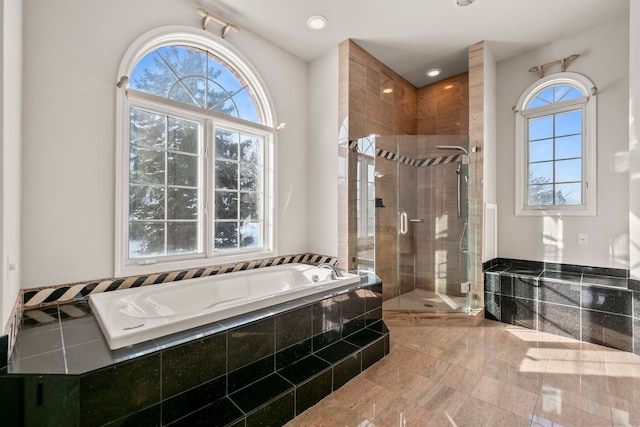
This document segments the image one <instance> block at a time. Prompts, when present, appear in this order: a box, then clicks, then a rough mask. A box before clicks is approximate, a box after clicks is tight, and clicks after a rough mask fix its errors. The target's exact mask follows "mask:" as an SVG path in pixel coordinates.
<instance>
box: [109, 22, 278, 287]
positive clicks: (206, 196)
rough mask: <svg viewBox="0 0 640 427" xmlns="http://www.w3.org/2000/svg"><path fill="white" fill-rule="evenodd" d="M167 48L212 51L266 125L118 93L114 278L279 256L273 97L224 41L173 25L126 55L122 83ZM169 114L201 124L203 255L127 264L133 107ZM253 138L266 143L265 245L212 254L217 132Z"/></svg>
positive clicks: (147, 36)
mask: <svg viewBox="0 0 640 427" xmlns="http://www.w3.org/2000/svg"><path fill="white" fill-rule="evenodd" d="M167 45H184V46H193V47H196V48H199V49H203V50H206V51H210V52H213V53H215V54H216V55H217V56H219V57H220V58H222V59H223V60H224V61H225V62H227V64H229V65H230V66H231V67H233V68H234V69H235V70H236V71H237V72H238V73H240V74H241V75H242V77H243V78H244V79H245V81H246V82H247V83H248V85H249V86H250V87H251V90H252V92H253V93H254V95H255V96H256V98H257V106H256V107H257V108H258V110H259V114H260V115H261V117H262V119H263V124H258V123H253V122H249V121H246V120H242V119H238V118H235V117H232V116H227V115H224V114H220V113H217V112H215V111H207V110H204V109H201V108H198V107H194V106H191V105H187V104H183V103H180V102H177V101H173V100H170V99H166V98H163V97H159V96H155V95H151V94H147V93H143V92H139V91H136V90H133V89H128V88H124V87H123V88H118V89H117V92H116V97H117V100H116V194H115V197H116V200H115V207H116V210H115V232H116V235H115V268H114V270H115V271H114V274H115V276H116V277H120V276H132V275H141V274H151V273H159V272H166V271H174V270H185V269H191V268H198V267H205V266H210V265H214V264H224V263H233V262H241V261H248V260H253V259H259V258H267V257H272V256H276V255H277V239H276V236H277V221H276V216H275V207H276V206H277V203H276V200H277V195H276V188H277V185H276V184H277V183H276V175H275V170H276V164H275V162H276V159H277V155H276V146H277V141H276V139H277V133H276V131H275V123H277V121H276V119H275V114H274V111H275V110H274V108H273V103H272V102H271V97H270V96H269V94H268V92H267V91H266V86H265V84H264V83H263V81H262V79H261V78H260V77H259V74H258V73H257V72H256V71H255V70H254V69H253V67H252V66H251V65H250V63H249V61H247V60H246V59H245V58H244V57H243V56H242V55H241V54H240V53H239V52H238V51H237V50H236V49H235V48H234V47H232V46H231V45H229V44H228V43H227V42H226V41H224V40H223V39H221V38H219V37H216V36H214V35H213V34H211V33H208V32H206V31H203V30H199V29H194V28H191V27H183V26H171V27H163V28H159V29H156V30H152V31H150V32H148V33H146V34H144V35H143V36H141V37H140V38H139V39H138V40H136V41H135V42H134V43H133V44H132V45H131V46H130V48H129V50H128V51H127V53H126V54H125V56H124V58H123V60H122V63H121V65H120V69H119V70H118V80H119V79H120V78H121V77H122V76H129V75H131V72H132V71H133V69H134V68H135V66H136V64H137V63H138V62H139V61H140V60H141V59H142V58H143V57H144V56H145V55H147V54H148V53H149V52H151V51H153V50H155V49H157V48H159V47H162V46H167ZM132 107H133V108H141V109H144V110H148V111H153V112H158V113H160V114H168V115H171V116H176V117H179V118H183V119H186V120H191V121H194V122H198V123H199V124H200V126H201V130H202V132H201V141H200V142H201V143H202V146H201V147H200V152H201V159H200V168H201V169H200V176H201V177H202V178H201V182H200V183H199V186H200V187H201V188H202V191H201V194H202V195H203V197H202V200H201V209H200V213H201V217H200V218H199V220H200V221H201V222H202V227H201V229H202V233H201V235H200V236H199V238H201V239H202V248H203V250H202V252H200V253H197V254H185V255H176V256H162V257H156V258H153V257H149V258H142V259H129V247H128V245H129V201H128V194H129V132H130V116H129V114H130V108H132ZM217 127H220V128H224V129H225V130H231V131H237V132H240V133H245V134H250V135H255V136H258V137H262V138H264V166H263V167H264V182H263V204H264V209H263V215H264V218H263V230H262V233H263V244H262V247H260V248H245V249H239V250H233V251H221V252H214V245H213V215H211V214H210V212H213V209H214V204H213V203H214V200H215V197H214V195H215V188H214V176H213V164H214V161H215V129H216V128H217Z"/></svg>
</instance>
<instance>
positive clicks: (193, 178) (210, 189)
mask: <svg viewBox="0 0 640 427" xmlns="http://www.w3.org/2000/svg"><path fill="white" fill-rule="evenodd" d="M121 76H126V77H128V87H122V88H119V89H118V113H117V114H118V141H117V169H118V170H117V173H116V180H117V187H116V188H117V194H116V198H117V202H116V205H117V206H116V233H117V234H116V275H132V274H144V273H149V272H156V271H168V270H173V269H179V268H180V269H184V268H193V267H197V266H204V265H209V264H212V263H213V262H215V263H218V262H235V261H240V260H247V259H254V258H261V257H265V256H271V255H273V254H274V253H275V247H274V246H275V245H274V232H275V231H274V224H275V221H274V218H273V208H274V198H275V194H274V188H273V183H274V180H273V159H274V149H275V141H274V138H275V133H274V123H275V120H274V115H273V108H272V106H271V102H270V99H269V97H268V95H267V92H266V89H265V87H264V85H263V84H262V82H261V80H260V79H259V77H258V75H257V73H256V72H255V71H254V70H253V69H252V67H251V66H250V64H249V63H248V62H247V61H246V60H245V59H244V58H243V57H242V56H241V55H240V54H239V53H238V52H236V51H235V49H233V48H232V47H231V46H230V45H228V44H227V43H226V42H225V41H223V40H222V39H218V38H216V37H214V36H212V35H211V34H209V33H206V32H204V31H201V30H196V29H191V28H183V27H172V28H168V29H159V30H155V31H152V32H150V33H148V34H145V35H144V36H142V37H141V38H140V39H139V40H137V41H136V42H135V43H134V44H133V45H132V46H131V48H130V49H129V51H128V52H127V54H126V55H125V57H124V59H123V62H122V65H121V67H120V73H119V76H118V77H119V78H120V77H121ZM214 259H215V261H214ZM212 261H213V262H212Z"/></svg>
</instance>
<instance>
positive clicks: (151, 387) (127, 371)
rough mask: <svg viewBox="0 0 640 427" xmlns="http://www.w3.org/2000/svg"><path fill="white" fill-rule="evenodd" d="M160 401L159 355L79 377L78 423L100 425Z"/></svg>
mask: <svg viewBox="0 0 640 427" xmlns="http://www.w3.org/2000/svg"><path fill="white" fill-rule="evenodd" d="M159 402H160V355H158V354H156V355H151V356H146V357H141V358H139V359H136V360H133V361H130V362H125V363H121V364H118V365H114V366H111V367H109V368H105V369H101V370H99V371H95V372H91V373H89V374H84V375H82V376H81V377H80V424H81V425H83V426H92V425H101V424H105V423H107V422H110V421H114V420H117V419H119V418H122V417H124V416H126V415H128V414H132V413H134V412H137V411H139V410H141V409H144V408H146V407H148V406H151V405H154V404H156V403H159Z"/></svg>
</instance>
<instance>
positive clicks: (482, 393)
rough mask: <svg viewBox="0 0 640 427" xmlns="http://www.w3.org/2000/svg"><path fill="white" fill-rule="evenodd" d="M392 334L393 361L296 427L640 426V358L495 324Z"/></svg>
mask: <svg viewBox="0 0 640 427" xmlns="http://www.w3.org/2000/svg"><path fill="white" fill-rule="evenodd" d="M390 329H391V353H390V354H389V355H388V356H387V357H386V358H385V359H383V360H381V361H380V362H378V363H377V364H376V365H374V366H372V367H371V368H369V369H368V370H366V371H365V372H363V373H362V374H361V375H359V376H357V377H356V378H354V379H352V380H351V381H350V382H348V383H347V384H345V385H344V386H343V387H342V388H340V389H339V390H337V391H336V392H334V393H332V394H331V395H329V396H327V397H326V398H325V399H323V400H322V401H320V402H319V403H318V404H317V405H315V406H314V407H312V408H310V409H308V410H307V411H305V412H303V413H302V414H300V415H299V416H298V417H297V418H295V419H294V420H292V421H291V422H289V423H288V424H287V426H289V427H294V426H304V427H309V426H314V427H320V426H336V427H342V426H348V427H365V426H367V427H374V426H378V427H382V426H384V427H386V426H388V427H393V426H399V427H410V426H420V427H427V426H459V427H463V426H491V427H494V426H505V427H517V426H534V427H538V426H554V427H555V426H612V425H613V426H618V425H626V426H628V425H631V426H640V356H636V355H634V354H631V353H627V352H623V351H618V350H614V349H610V348H606V347H602V346H599V345H595V344H589V343H583V342H580V341H577V340H573V339H569V338H563V337H559V336H556V335H550V334H546V333H543V332H537V331H532V330H528V329H523V328H519V327H516V326H511V325H506V324H503V323H498V322H492V321H489V320H485V321H483V323H482V324H481V325H480V326H479V327H476V328H473V327H432V326H415V327H392V328H390Z"/></svg>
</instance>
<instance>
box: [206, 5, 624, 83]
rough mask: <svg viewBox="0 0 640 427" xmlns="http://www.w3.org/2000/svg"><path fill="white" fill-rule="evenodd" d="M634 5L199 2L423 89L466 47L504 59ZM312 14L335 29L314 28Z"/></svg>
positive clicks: (463, 62) (266, 34)
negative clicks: (367, 56) (367, 58)
mask: <svg viewBox="0 0 640 427" xmlns="http://www.w3.org/2000/svg"><path fill="white" fill-rule="evenodd" d="M629 1H630V0H476V1H475V2H474V3H472V4H471V5H469V6H465V7H460V6H457V5H456V0H394V1H390V0H322V1H320V0H196V2H197V3H198V6H197V7H205V8H206V9H207V10H209V11H210V12H212V13H214V14H218V15H220V16H221V17H223V18H224V19H226V20H228V21H230V22H232V23H235V24H237V25H239V26H240V28H241V31H242V30H243V29H244V30H249V31H251V32H253V33H255V34H257V35H259V36H261V37H263V38H264V39H266V40H268V41H270V42H272V43H273V44H275V45H278V46H280V47H282V48H284V49H285V50H287V51H289V52H291V53H293V54H294V55H296V56H298V57H300V58H302V59H304V60H306V61H309V62H310V61H313V60H314V59H316V58H318V57H320V56H322V55H323V54H324V53H326V52H327V51H329V50H330V49H334V48H335V47H336V46H337V45H338V43H340V42H341V41H343V40H345V39H348V38H350V39H352V40H354V41H355V42H356V43H357V44H359V45H360V46H362V47H363V48H364V49H365V50H367V51H368V52H369V53H371V54H372V55H373V56H375V57H376V58H378V59H379V60H380V61H382V62H383V63H384V64H386V65H387V66H389V67H390V68H392V69H393V70H394V71H395V72H397V73H398V74H400V75H402V76H403V77H404V78H406V79H407V80H408V81H410V82H411V83H413V84H414V85H415V86H416V87H422V86H425V85H427V84H429V83H432V82H434V81H436V80H437V79H429V78H427V77H426V76H425V71H426V70H427V69H429V68H432V67H437V68H441V69H442V70H443V73H442V75H441V76H440V77H439V78H440V79H441V78H445V77H448V76H452V75H455V74H458V73H460V72H463V71H465V70H466V69H467V48H468V47H469V46H470V45H472V44H474V43H476V42H478V41H480V40H486V41H490V42H491V47H492V52H493V53H494V56H495V57H496V60H497V61H501V60H504V59H506V58H509V57H512V56H515V55H517V54H519V53H522V52H524V51H526V50H530V49H533V48H535V47H537V46H541V45H544V44H547V43H549V42H552V41H554V40H560V39H563V38H565V37H568V36H570V35H573V34H577V33H580V32H583V31H587V30H589V29H591V28H595V27H597V26H600V25H602V24H605V23H609V22H612V21H615V20H617V19H620V18H623V17H625V16H628V14H629ZM312 15H323V16H325V17H326V18H327V19H328V21H329V24H328V26H327V27H326V28H325V29H323V30H311V29H309V28H308V27H307V19H308V18H309V17H310V16H312ZM229 37H233V35H230V36H229ZM566 53H567V55H569V54H572V53H580V52H566Z"/></svg>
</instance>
